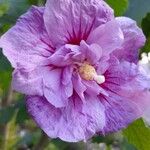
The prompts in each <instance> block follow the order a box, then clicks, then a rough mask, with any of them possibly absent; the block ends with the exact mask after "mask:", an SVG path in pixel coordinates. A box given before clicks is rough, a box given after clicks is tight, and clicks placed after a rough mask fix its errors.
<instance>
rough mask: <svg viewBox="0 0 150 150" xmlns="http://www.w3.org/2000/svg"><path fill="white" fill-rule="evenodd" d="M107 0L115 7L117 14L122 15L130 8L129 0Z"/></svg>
mask: <svg viewBox="0 0 150 150" xmlns="http://www.w3.org/2000/svg"><path fill="white" fill-rule="evenodd" d="M106 2H107V3H108V4H109V5H110V6H111V7H112V8H113V9H114V11H115V15H116V16H121V15H123V14H124V13H125V11H126V10H127V8H128V0H106Z"/></svg>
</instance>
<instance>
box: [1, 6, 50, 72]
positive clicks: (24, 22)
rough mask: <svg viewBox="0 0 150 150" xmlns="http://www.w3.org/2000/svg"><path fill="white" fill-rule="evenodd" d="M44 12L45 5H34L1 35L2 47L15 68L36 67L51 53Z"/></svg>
mask: <svg viewBox="0 0 150 150" xmlns="http://www.w3.org/2000/svg"><path fill="white" fill-rule="evenodd" d="M43 12H44V8H43V7H32V8H31V9H30V10H29V11H28V12H27V13H26V14H24V15H22V16H21V17H20V19H19V20H18V22H17V24H16V25H15V26H14V27H12V28H11V29H10V30H9V31H8V32H6V33H5V34H4V35H3V36H2V37H1V39H0V47H1V48H3V52H4V54H5V56H6V57H7V58H8V59H9V61H10V62H11V64H12V66H13V67H14V68H28V69H29V68H30V69H31V68H35V67H36V66H39V65H41V64H42V63H43V61H44V60H45V58H46V57H49V56H50V55H51V51H52V48H51V47H50V40H49V38H48V34H47V32H46V30H45V27H44V24H43Z"/></svg>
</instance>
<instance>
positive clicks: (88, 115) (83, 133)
mask: <svg viewBox="0 0 150 150" xmlns="http://www.w3.org/2000/svg"><path fill="white" fill-rule="evenodd" d="M86 99H87V101H86V103H84V105H82V103H81V101H80V100H79V99H78V98H77V97H74V98H72V99H70V101H69V103H68V105H67V106H66V107H65V108H61V109H60V108H55V107H54V106H53V105H51V104H50V103H48V101H47V100H46V99H45V98H43V97H36V96H35V97H32V96H31V97H28V98H27V101H26V102H27V109H28V112H29V113H30V114H31V115H32V117H33V119H34V120H35V121H36V122H37V124H38V125H39V126H40V127H41V128H42V129H43V130H44V132H45V133H46V134H47V135H48V136H50V137H51V138H57V137H59V138H60V139H62V140H64V141H68V142H78V141H81V140H87V139H89V138H91V137H92V136H93V135H94V134H95V133H96V132H98V131H99V130H102V129H103V127H104V125H105V115H104V111H105V110H104V107H103V105H102V104H101V103H100V102H99V100H98V99H97V98H94V97H92V98H91V97H88V96H87V97H86ZM43 108H44V109H43Z"/></svg>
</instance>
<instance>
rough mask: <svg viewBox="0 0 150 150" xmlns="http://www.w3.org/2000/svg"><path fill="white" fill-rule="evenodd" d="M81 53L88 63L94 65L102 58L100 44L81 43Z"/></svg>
mask: <svg viewBox="0 0 150 150" xmlns="http://www.w3.org/2000/svg"><path fill="white" fill-rule="evenodd" d="M80 51H81V53H82V55H84V58H85V59H86V61H88V62H89V63H90V64H92V65H94V64H96V63H97V62H98V61H99V60H100V58H101V56H102V48H101V47H100V46H99V45H98V44H91V45H88V44H87V43H86V42H85V41H81V43H80Z"/></svg>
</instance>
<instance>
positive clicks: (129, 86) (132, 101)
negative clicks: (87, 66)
mask: <svg viewBox="0 0 150 150" xmlns="http://www.w3.org/2000/svg"><path fill="white" fill-rule="evenodd" d="M105 78H106V82H105V83H104V84H102V85H101V86H102V88H104V89H105V90H106V91H107V92H108V93H109V96H108V97H105V96H101V97H100V98H101V99H103V100H102V101H103V102H104V103H105V104H104V103H103V104H104V106H105V109H106V118H107V126H106V127H105V129H104V132H112V131H117V130H119V129H121V128H123V127H126V126H127V125H128V124H129V123H131V122H132V121H134V120H135V119H137V118H139V117H142V115H143V113H144V111H145V110H146V109H148V107H149V105H150V99H149V97H150V92H149V89H150V79H149V78H148V77H147V76H146V75H145V74H144V72H143V71H142V70H141V69H140V68H139V67H138V66H137V65H135V64H134V63H129V62H121V63H120V64H116V65H113V66H110V68H109V69H108V70H107V71H106V72H105ZM110 125H111V126H110Z"/></svg>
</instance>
